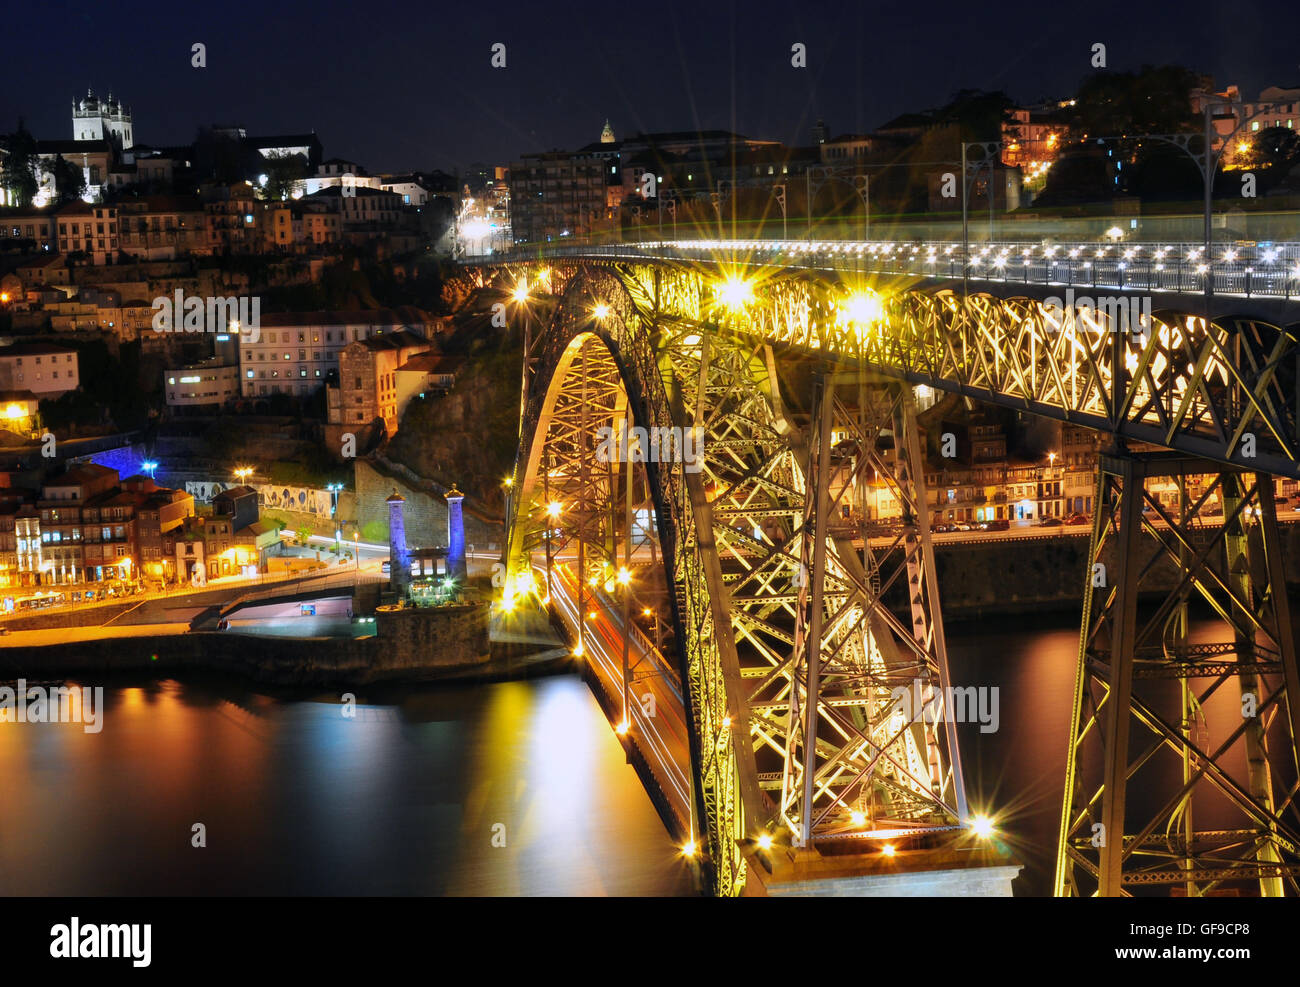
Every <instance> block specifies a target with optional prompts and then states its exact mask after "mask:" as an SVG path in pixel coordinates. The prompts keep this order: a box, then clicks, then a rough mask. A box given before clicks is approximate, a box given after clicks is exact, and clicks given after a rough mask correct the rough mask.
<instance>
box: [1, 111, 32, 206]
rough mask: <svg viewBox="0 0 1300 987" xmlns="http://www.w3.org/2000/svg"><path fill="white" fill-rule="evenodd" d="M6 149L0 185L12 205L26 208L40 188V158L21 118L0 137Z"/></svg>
mask: <svg viewBox="0 0 1300 987" xmlns="http://www.w3.org/2000/svg"><path fill="white" fill-rule="evenodd" d="M0 143H3V145H4V149H5V151H6V154H5V157H4V162H3V163H2V164H0V186H3V187H4V189H5V191H7V192H8V193H9V195H10V197H11V198H12V199H13V202H14V205H16V206H18V207H20V208H26V207H27V206H30V205H31V203H32V199H33V198H35V197H36V190H37V189H38V188H40V179H39V178H38V177H37V176H38V175H39V170H38V169H39V167H40V158H38V157H37V155H36V138H35V137H33V136H32V135H31V134H30V133H29V132H28V130H27V127H26V125H25V124H24V123H23V121H22V119H21V118H19V120H18V129H17V130H15V131H14V132H13V133H12V134H7V135H6V136H5V137H4V138H3V139H0Z"/></svg>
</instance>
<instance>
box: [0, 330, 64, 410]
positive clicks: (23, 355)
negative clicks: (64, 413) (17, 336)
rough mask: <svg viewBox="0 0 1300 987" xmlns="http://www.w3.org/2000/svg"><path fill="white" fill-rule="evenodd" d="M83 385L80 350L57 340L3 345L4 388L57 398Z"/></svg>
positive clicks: (0, 382)
mask: <svg viewBox="0 0 1300 987" xmlns="http://www.w3.org/2000/svg"><path fill="white" fill-rule="evenodd" d="M80 386H81V377H80V371H79V368H78V364H77V351H76V350H74V349H73V348H72V347H70V346H58V345H55V344H53V343H14V344H13V345H11V346H0V390H4V391H15V390H16V391H31V392H32V393H33V394H34V395H36V397H37V398H57V397H59V396H61V395H63V394H67V393H68V392H69V391H75V390H76V389H77V388H78V387H80Z"/></svg>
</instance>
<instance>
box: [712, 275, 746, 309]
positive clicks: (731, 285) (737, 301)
mask: <svg viewBox="0 0 1300 987" xmlns="http://www.w3.org/2000/svg"><path fill="white" fill-rule="evenodd" d="M715 297H716V298H717V300H718V304H720V305H721V306H722V307H723V308H726V309H730V310H731V311H733V312H738V311H743V310H744V308H745V306H746V305H748V304H750V303H751V302H752V301H753V300H754V286H753V284H752V283H750V282H749V281H746V280H745V279H744V278H741V277H737V276H735V275H733V276H731V277H729V278H727V279H726V280H725V281H723V282H722V283H721V284H720V285H718V287H717V289H716V291H715Z"/></svg>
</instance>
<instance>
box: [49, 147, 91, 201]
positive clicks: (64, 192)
mask: <svg viewBox="0 0 1300 987" xmlns="http://www.w3.org/2000/svg"><path fill="white" fill-rule="evenodd" d="M43 168H44V170H45V173H46V174H47V175H49V176H50V177H51V178H53V179H54V201H55V204H57V205H60V206H62V205H67V204H68V203H69V202H80V201H81V199H82V197H83V196H85V194H86V173H85V171H84V170H82V169H81V168H78V167H77V166H76V165H75V164H74V163H73V162H71V161H68V160H67V159H66V158H64V157H62V156H58V157H55V159H54V160H53V161H51V162H49V163H47V164H44V165H43Z"/></svg>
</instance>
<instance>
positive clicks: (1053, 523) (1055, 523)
mask: <svg viewBox="0 0 1300 987" xmlns="http://www.w3.org/2000/svg"><path fill="white" fill-rule="evenodd" d="M1038 526H1039V527H1040V528H1059V527H1060V526H1061V519H1060V518H1059V517H1045V518H1043V519H1042V520H1041V521H1039V522H1038Z"/></svg>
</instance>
